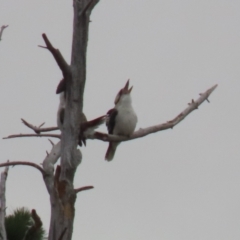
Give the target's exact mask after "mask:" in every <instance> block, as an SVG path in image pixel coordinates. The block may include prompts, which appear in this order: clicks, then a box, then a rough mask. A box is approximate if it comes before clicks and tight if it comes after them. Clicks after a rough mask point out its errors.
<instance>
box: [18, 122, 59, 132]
mask: <svg viewBox="0 0 240 240" xmlns="http://www.w3.org/2000/svg"><path fill="white" fill-rule="evenodd" d="M21 120H22V123H23V124H24V125H26V126H27V127H29V128H30V129H32V130H33V131H34V132H35V133H37V134H40V133H41V132H50V131H56V130H58V129H59V128H58V127H48V128H42V126H43V125H44V124H45V123H42V124H41V125H40V126H39V127H37V126H33V125H32V124H30V123H29V122H27V121H26V120H24V119H23V118H21Z"/></svg>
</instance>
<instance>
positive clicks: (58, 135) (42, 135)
mask: <svg viewBox="0 0 240 240" xmlns="http://www.w3.org/2000/svg"><path fill="white" fill-rule="evenodd" d="M20 137H53V138H58V139H61V135H60V134H34V133H33V134H22V133H20V134H13V135H9V136H7V137H4V138H3V139H10V138H20Z"/></svg>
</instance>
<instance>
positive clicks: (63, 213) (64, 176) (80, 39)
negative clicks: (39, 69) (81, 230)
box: [45, 0, 99, 240]
mask: <svg viewBox="0 0 240 240" xmlns="http://www.w3.org/2000/svg"><path fill="white" fill-rule="evenodd" d="M98 1H99V0H74V1H73V9H74V19H73V41H72V59H71V65H70V66H69V68H68V67H66V66H64V64H63V66H62V65H61V64H59V62H58V64H59V67H60V68H61V69H62V71H63V77H64V79H65V81H66V109H65V117H64V125H63V131H62V137H61V166H58V167H57V169H56V172H55V176H54V179H53V178H52V176H53V175H51V174H50V175H48V176H47V177H45V183H46V185H47V188H48V190H49V194H50V201H51V223H50V230H49V240H59V239H62V240H70V239H71V238H72V232H73V222H74V215H75V208H74V205H75V201H76V191H75V190H74V186H73V180H74V175H75V172H76V169H77V167H78V165H79V164H80V162H81V160H82V156H81V153H80V151H79V150H78V149H77V145H78V135H79V130H80V129H79V127H80V119H81V117H80V116H81V114H82V107H83V93H84V86H85V81H86V52H87V43H88V28H89V22H90V19H89V17H90V14H91V11H92V9H93V8H94V6H95V5H96V4H97V3H98ZM60 63H61V62H60Z"/></svg>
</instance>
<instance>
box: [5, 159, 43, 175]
mask: <svg viewBox="0 0 240 240" xmlns="http://www.w3.org/2000/svg"><path fill="white" fill-rule="evenodd" d="M16 165H25V166H30V167H34V168H36V169H38V170H39V171H40V172H41V173H42V175H43V176H44V175H45V171H44V170H43V169H42V168H41V167H40V166H38V165H37V164H36V163H32V162H23V161H14V162H6V163H1V164H0V167H7V166H16Z"/></svg>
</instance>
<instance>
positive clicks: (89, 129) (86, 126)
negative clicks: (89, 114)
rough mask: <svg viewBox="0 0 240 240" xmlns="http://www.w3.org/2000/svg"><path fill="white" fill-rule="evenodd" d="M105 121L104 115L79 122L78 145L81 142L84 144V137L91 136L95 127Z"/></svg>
mask: <svg viewBox="0 0 240 240" xmlns="http://www.w3.org/2000/svg"><path fill="white" fill-rule="evenodd" d="M105 121H106V115H104V116H101V117H98V118H95V119H93V120H91V121H84V122H82V123H81V128H80V129H81V130H80V133H79V145H80V146H82V142H83V144H84V145H85V146H86V138H88V137H90V136H92V135H93V134H94V131H95V129H96V128H98V127H99V126H100V125H101V124H103V123H104V122H105Z"/></svg>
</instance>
